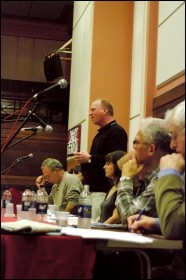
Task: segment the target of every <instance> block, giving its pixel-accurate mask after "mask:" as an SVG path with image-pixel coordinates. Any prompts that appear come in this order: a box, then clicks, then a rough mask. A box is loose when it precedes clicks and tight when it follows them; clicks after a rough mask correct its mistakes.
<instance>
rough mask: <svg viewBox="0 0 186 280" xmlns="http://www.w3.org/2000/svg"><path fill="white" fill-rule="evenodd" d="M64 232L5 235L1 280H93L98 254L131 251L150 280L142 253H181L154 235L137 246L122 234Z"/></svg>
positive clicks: (147, 262) (178, 247)
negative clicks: (147, 251) (59, 233)
mask: <svg viewBox="0 0 186 280" xmlns="http://www.w3.org/2000/svg"><path fill="white" fill-rule="evenodd" d="M4 221H7V219H6V220H4ZM63 229H64V234H66V235H57V233H56V235H55V234H54V233H53V235H41V234H40V235H38V234H2V235H1V243H2V250H1V252H2V253H3V256H2V261H3V264H2V266H1V267H2V269H3V275H2V276H3V277H2V278H4V279H92V277H93V270H94V263H95V257H96V253H97V252H98V251H99V250H103V251H104V250H112V251H113V250H114V251H122V250H128V251H133V252H134V253H135V254H136V255H137V256H138V258H139V262H140V264H141V267H142V268H141V272H140V273H141V275H140V277H141V278H148V279H150V278H151V264H150V260H149V257H148V255H147V254H146V253H145V252H144V250H143V249H145V248H151V249H176V250H181V249H182V241H177V240H165V239H164V238H163V237H161V236H153V235H151V236H150V239H148V238H147V240H146V239H145V238H143V236H142V239H143V240H142V242H140V236H138V238H139V241H137V242H136V243H135V242H130V240H128V241H127V239H126V240H125V237H124V236H125V233H124V232H121V231H119V232H118V231H113V230H112V231H108V230H100V231H99V230H98V229H91V230H83V229H75V228H74V229H73V228H63ZM87 234H88V235H87ZM100 234H101V235H100ZM102 235H103V236H102ZM129 235H130V233H129ZM131 236H132V237H133V235H132V233H131ZM134 236H135V235H134ZM127 238H128V237H127ZM136 238H137V236H136ZM151 239H152V242H151ZM149 240H150V242H149ZM145 276H147V277H145Z"/></svg>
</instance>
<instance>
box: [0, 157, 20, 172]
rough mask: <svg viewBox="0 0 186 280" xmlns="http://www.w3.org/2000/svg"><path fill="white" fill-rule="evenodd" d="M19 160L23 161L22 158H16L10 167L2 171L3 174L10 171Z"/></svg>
mask: <svg viewBox="0 0 186 280" xmlns="http://www.w3.org/2000/svg"><path fill="white" fill-rule="evenodd" d="M19 162H21V160H15V161H14V162H13V163H12V164H11V165H10V166H9V167H8V168H6V169H5V170H3V171H2V172H1V175H2V174H4V173H5V172H6V171H9V170H10V169H11V168H12V167H13V166H14V165H16V164H17V163H19Z"/></svg>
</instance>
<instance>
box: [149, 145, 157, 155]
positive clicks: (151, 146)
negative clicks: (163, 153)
mask: <svg viewBox="0 0 186 280" xmlns="http://www.w3.org/2000/svg"><path fill="white" fill-rule="evenodd" d="M155 151H156V145H154V144H150V147H149V152H150V153H152V154H154V153H155Z"/></svg>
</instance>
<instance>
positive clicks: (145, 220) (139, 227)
mask: <svg viewBox="0 0 186 280" xmlns="http://www.w3.org/2000/svg"><path fill="white" fill-rule="evenodd" d="M138 216H139V214H136V215H132V216H130V217H128V218H127V222H128V228H129V230H130V232H136V233H145V232H148V233H152V232H155V228H156V219H155V218H153V217H148V216H145V215H142V216H141V218H140V220H139V221H136V219H137V217H138Z"/></svg>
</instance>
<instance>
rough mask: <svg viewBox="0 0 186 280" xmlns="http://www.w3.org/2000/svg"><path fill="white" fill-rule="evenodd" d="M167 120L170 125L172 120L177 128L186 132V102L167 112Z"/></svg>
mask: <svg viewBox="0 0 186 280" xmlns="http://www.w3.org/2000/svg"><path fill="white" fill-rule="evenodd" d="M165 120H166V122H167V123H170V121H171V120H172V121H173V122H174V124H175V125H176V126H178V127H179V128H181V129H182V131H183V132H184V131H185V100H184V101H182V102H180V103H179V104H177V105H176V106H175V107H174V108H173V109H170V110H167V112H166V113H165Z"/></svg>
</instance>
